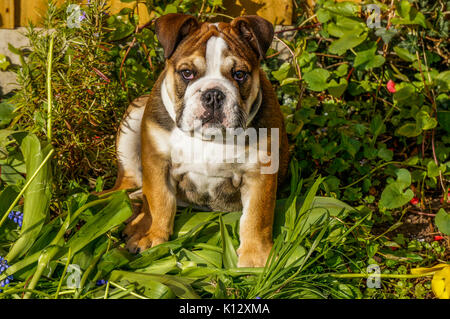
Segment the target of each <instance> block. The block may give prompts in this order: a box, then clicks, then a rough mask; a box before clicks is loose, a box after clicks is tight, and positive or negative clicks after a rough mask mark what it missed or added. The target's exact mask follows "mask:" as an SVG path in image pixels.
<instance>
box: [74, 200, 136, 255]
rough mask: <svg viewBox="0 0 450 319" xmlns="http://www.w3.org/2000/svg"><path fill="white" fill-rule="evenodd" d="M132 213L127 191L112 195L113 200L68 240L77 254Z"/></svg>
mask: <svg viewBox="0 0 450 319" xmlns="http://www.w3.org/2000/svg"><path fill="white" fill-rule="evenodd" d="M131 214H132V209H131V204H130V200H129V198H128V196H127V194H126V193H125V192H118V193H115V194H113V195H111V201H110V202H108V204H107V205H106V206H105V207H104V208H103V209H102V210H100V211H99V212H98V213H96V214H95V215H94V216H93V217H91V218H90V219H89V220H88V221H87V222H86V224H84V225H83V226H82V227H81V228H80V230H78V231H77V232H76V233H75V234H74V235H73V237H72V238H70V239H69V241H68V242H67V246H70V247H71V248H72V252H73V253H74V254H75V253H76V252H78V251H79V250H81V249H82V248H83V247H84V246H86V245H87V244H89V243H90V242H91V241H93V240H94V239H96V238H98V237H99V236H101V235H103V234H104V233H106V232H107V231H109V230H111V229H113V228H114V227H116V226H118V225H120V224H122V223H123V222H124V221H126V220H127V219H128V218H129V217H130V216H131Z"/></svg>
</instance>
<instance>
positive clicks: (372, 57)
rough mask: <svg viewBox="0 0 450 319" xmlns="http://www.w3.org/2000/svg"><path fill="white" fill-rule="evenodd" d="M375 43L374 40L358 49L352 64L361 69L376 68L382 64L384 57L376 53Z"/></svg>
mask: <svg viewBox="0 0 450 319" xmlns="http://www.w3.org/2000/svg"><path fill="white" fill-rule="evenodd" d="M376 51H377V43H376V42H375V41H373V42H371V43H369V44H368V45H365V46H364V48H362V50H360V51H358V52H357V54H356V57H355V61H354V63H353V66H354V67H355V68H360V69H363V70H369V69H372V68H378V67H380V66H382V65H383V63H384V61H385V59H384V57H382V56H381V55H376V54H375V53H376Z"/></svg>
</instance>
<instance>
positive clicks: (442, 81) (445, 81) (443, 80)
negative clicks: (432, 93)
mask: <svg viewBox="0 0 450 319" xmlns="http://www.w3.org/2000/svg"><path fill="white" fill-rule="evenodd" d="M436 84H437V86H438V89H439V91H441V92H448V91H449V90H450V71H444V72H441V73H439V75H438V76H436Z"/></svg>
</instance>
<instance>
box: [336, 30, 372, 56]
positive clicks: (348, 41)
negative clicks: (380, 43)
mask: <svg viewBox="0 0 450 319" xmlns="http://www.w3.org/2000/svg"><path fill="white" fill-rule="evenodd" d="M366 38H367V32H366V31H362V32H360V33H355V31H347V32H346V33H344V35H343V36H342V37H341V38H340V39H338V40H336V41H334V42H333V43H331V44H330V46H329V47H328V51H329V52H330V53H332V54H337V55H342V54H344V53H345V52H346V51H347V50H349V49H352V48H354V47H356V46H358V45H359V44H361V43H362V42H363V41H364V40H365V39H366Z"/></svg>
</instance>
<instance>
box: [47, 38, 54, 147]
mask: <svg viewBox="0 0 450 319" xmlns="http://www.w3.org/2000/svg"><path fill="white" fill-rule="evenodd" d="M54 39H55V33H52V35H51V38H50V45H49V48H48V56H47V140H48V141H49V143H50V142H51V141H52V62H53V42H54Z"/></svg>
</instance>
